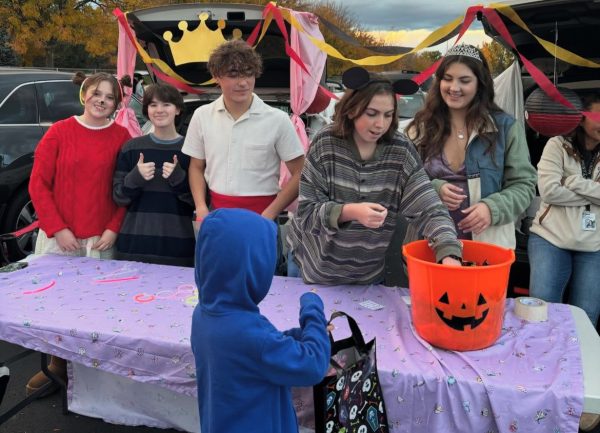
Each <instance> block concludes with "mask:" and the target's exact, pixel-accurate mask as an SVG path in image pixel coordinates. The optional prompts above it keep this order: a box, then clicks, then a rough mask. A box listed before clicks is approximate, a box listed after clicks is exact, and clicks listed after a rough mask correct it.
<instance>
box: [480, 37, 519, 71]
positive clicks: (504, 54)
mask: <svg viewBox="0 0 600 433" xmlns="http://www.w3.org/2000/svg"><path fill="white" fill-rule="evenodd" d="M481 52H482V53H483V56H484V57H485V59H486V60H487V62H488V66H489V67H490V72H491V73H492V76H493V77H495V76H497V75H498V74H500V73H501V72H502V71H504V70H505V69H506V68H508V67H509V66H510V65H511V63H512V62H513V61H514V60H515V56H513V54H512V53H511V52H510V51H509V50H507V49H506V48H504V47H503V46H502V45H500V44H499V43H498V42H496V41H492V42H484V43H483V45H482V46H481Z"/></svg>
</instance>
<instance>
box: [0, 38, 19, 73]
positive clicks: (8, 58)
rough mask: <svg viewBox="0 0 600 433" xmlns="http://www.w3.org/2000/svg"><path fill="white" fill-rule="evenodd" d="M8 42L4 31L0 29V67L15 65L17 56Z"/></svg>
mask: <svg viewBox="0 0 600 433" xmlns="http://www.w3.org/2000/svg"><path fill="white" fill-rule="evenodd" d="M9 42H10V41H9V38H8V33H7V32H6V30H4V29H0V66H16V65H17V56H16V55H15V52H14V51H13V49H12V47H11V46H10V43H9Z"/></svg>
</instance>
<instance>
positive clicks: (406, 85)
mask: <svg viewBox="0 0 600 433" xmlns="http://www.w3.org/2000/svg"><path fill="white" fill-rule="evenodd" d="M371 83H389V84H390V85H391V86H392V89H394V92H395V93H398V94H400V95H412V94H413V93H416V92H417V90H419V85H418V84H417V83H415V82H414V81H413V80H409V79H401V80H396V81H394V82H391V81H390V80H385V79H381V78H374V79H371V76H370V74H369V71H367V70H366V69H365V68H361V67H360V66H355V67H353V68H350V69H348V70H346V71H345V72H344V73H343V74H342V84H344V86H346V87H347V88H348V89H352V90H360V89H364V88H365V87H367V86H368V85H369V84H371Z"/></svg>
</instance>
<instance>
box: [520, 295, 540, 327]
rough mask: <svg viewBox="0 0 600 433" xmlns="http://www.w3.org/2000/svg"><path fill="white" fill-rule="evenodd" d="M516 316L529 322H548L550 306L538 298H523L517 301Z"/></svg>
mask: <svg viewBox="0 0 600 433" xmlns="http://www.w3.org/2000/svg"><path fill="white" fill-rule="evenodd" d="M515 314H516V315H517V317H520V318H521V319H525V320H527V321H528V322H545V321H546V320H548V304H547V303H546V302H545V301H542V300H541V299H538V298H530V297H525V296H522V297H520V298H517V299H516V300H515Z"/></svg>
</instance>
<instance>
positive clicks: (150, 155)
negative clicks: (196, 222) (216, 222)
mask: <svg viewBox="0 0 600 433" xmlns="http://www.w3.org/2000/svg"><path fill="white" fill-rule="evenodd" d="M183 108H184V105H183V98H182V96H181V95H180V94H179V92H178V91H177V89H175V88H174V87H172V86H170V85H168V84H153V85H151V86H149V87H148V88H147V89H146V91H145V94H144V100H143V113H144V115H145V116H146V117H147V118H148V119H149V120H150V121H151V122H152V125H153V126H154V132H152V133H151V134H149V135H145V136H142V137H137V138H133V139H131V140H130V141H128V142H127V143H125V145H124V146H123V149H122V150H121V152H120V154H119V157H118V160H117V167H116V170H115V174H114V177H113V199H114V201H115V202H116V203H117V204H118V205H120V206H126V207H127V213H126V215H125V219H124V221H123V224H122V226H121V231H120V233H119V238H118V241H117V252H116V258H117V259H121V260H134V261H140V262H147V263H159V264H166V265H178V266H190V267H191V266H194V247H195V238H194V231H193V228H192V214H193V211H194V207H193V204H194V202H193V199H192V196H191V193H190V187H189V183H188V179H187V170H188V167H189V161H190V159H189V157H188V156H187V155H185V154H183V153H182V152H181V147H182V146H183V140H184V137H182V136H181V135H179V134H178V133H177V131H176V129H175V117H176V116H177V115H179V114H180V113H181V111H182V110H183Z"/></svg>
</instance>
